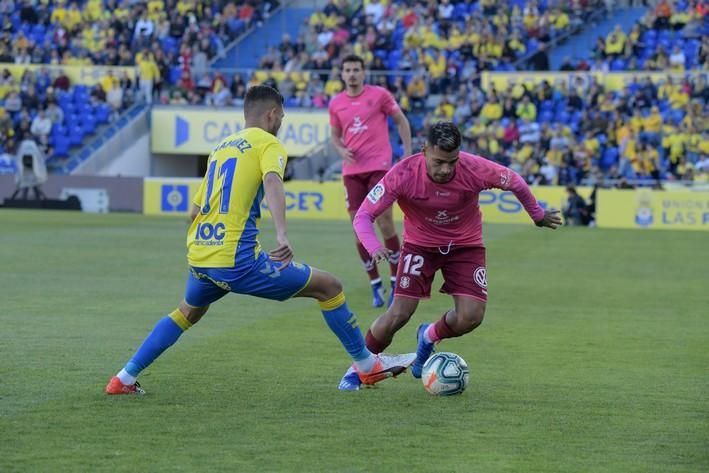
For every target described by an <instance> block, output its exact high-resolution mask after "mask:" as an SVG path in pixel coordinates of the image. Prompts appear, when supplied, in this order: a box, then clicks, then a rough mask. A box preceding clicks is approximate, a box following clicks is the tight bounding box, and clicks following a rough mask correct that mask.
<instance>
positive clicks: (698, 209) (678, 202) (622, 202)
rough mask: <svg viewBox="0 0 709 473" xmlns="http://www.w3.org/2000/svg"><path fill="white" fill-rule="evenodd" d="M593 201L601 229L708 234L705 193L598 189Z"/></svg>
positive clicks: (708, 199)
mask: <svg viewBox="0 0 709 473" xmlns="http://www.w3.org/2000/svg"><path fill="white" fill-rule="evenodd" d="M597 197H598V202H597V210H596V223H597V224H598V226H599V227H602V228H651V229H660V230H704V231H707V230H709V192H692V191H652V190H650V189H636V190H616V189H601V190H599V191H598V196H597Z"/></svg>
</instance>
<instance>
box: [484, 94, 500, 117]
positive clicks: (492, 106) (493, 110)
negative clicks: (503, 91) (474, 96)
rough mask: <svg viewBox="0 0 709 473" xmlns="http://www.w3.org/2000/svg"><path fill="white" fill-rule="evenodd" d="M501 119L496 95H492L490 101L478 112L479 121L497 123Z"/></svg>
mask: <svg viewBox="0 0 709 473" xmlns="http://www.w3.org/2000/svg"><path fill="white" fill-rule="evenodd" d="M500 118H502V105H501V104H500V101H499V100H498V99H497V96H496V95H492V96H491V97H490V99H489V100H488V101H487V103H485V105H483V108H482V110H480V119H481V120H482V121H484V122H485V123H490V122H493V121H497V120H499V119H500Z"/></svg>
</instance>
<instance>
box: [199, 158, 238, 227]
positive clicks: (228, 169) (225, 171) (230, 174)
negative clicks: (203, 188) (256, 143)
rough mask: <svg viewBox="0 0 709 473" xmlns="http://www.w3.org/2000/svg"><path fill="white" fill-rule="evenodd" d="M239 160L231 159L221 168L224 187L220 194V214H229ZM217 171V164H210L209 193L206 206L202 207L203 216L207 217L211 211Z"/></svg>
mask: <svg viewBox="0 0 709 473" xmlns="http://www.w3.org/2000/svg"><path fill="white" fill-rule="evenodd" d="M236 162H237V158H229V159H227V160H226V161H224V163H223V164H222V165H221V167H220V168H219V177H220V178H221V179H222V187H221V193H220V204H219V213H222V214H225V213H228V212H229V200H230V198H231V185H232V184H233V182H234V172H235V171H236ZM216 170H217V162H216V161H212V162H211V163H209V169H208V171H207V192H206V194H205V196H204V205H202V215H206V214H208V213H209V211H210V210H211V207H210V205H209V199H210V198H211V197H212V191H213V190H214V174H215V173H216Z"/></svg>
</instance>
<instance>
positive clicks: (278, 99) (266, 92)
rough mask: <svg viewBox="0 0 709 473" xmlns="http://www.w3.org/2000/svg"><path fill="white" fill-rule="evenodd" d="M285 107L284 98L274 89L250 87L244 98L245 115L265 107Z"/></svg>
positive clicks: (261, 86) (257, 86) (259, 86)
mask: <svg viewBox="0 0 709 473" xmlns="http://www.w3.org/2000/svg"><path fill="white" fill-rule="evenodd" d="M271 104H272V105H283V96H282V95H281V93H280V92H278V91H277V90H276V89H274V88H273V87H269V86H267V85H255V86H253V87H250V88H249V90H248V91H247V92H246V97H244V114H250V113H251V112H254V111H256V110H259V109H261V107H263V106H264V105H271Z"/></svg>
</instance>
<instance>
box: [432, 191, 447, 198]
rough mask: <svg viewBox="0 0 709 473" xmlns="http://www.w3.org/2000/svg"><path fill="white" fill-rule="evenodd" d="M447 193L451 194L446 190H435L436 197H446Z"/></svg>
mask: <svg viewBox="0 0 709 473" xmlns="http://www.w3.org/2000/svg"><path fill="white" fill-rule="evenodd" d="M449 195H451V193H450V192H447V191H445V192H442V191H436V197H448V196H449Z"/></svg>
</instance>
